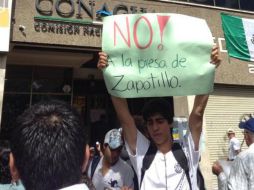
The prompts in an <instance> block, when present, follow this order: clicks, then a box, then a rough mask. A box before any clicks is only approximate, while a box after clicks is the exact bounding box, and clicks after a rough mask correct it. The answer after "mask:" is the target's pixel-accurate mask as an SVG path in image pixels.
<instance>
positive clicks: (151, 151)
mask: <svg viewBox="0 0 254 190" xmlns="http://www.w3.org/2000/svg"><path fill="white" fill-rule="evenodd" d="M156 152H157V147H156V146H155V145H154V144H153V143H152V142H150V145H149V148H148V150H147V152H146V154H145V156H144V158H143V163H142V168H141V179H140V187H141V184H142V181H143V178H144V175H145V172H146V170H147V169H148V168H149V167H150V165H151V163H152V161H153V159H154V157H155V154H156Z"/></svg>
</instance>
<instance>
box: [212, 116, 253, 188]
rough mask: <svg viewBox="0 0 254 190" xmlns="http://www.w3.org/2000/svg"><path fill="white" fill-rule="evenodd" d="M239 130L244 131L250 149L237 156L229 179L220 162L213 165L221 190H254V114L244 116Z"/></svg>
mask: <svg viewBox="0 0 254 190" xmlns="http://www.w3.org/2000/svg"><path fill="white" fill-rule="evenodd" d="M239 128H241V129H243V134H244V139H245V141H246V144H247V146H248V149H247V150H245V151H242V152H241V153H239V154H238V155H237V156H236V159H235V160H234V161H233V162H232V166H231V169H230V174H229V176H228V177H227V176H226V175H225V172H224V171H223V168H222V166H221V165H220V164H219V162H215V163H214V164H213V167H212V171H213V173H214V174H215V175H217V176H218V185H219V190H227V189H230V190H251V189H254V170H253V168H254V114H248V115H244V116H243V117H242V119H241V121H240V123H239Z"/></svg>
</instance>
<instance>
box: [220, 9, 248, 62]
mask: <svg viewBox="0 0 254 190" xmlns="http://www.w3.org/2000/svg"><path fill="white" fill-rule="evenodd" d="M221 20H222V29H223V31H224V36H225V40H226V47H227V50H228V54H229V56H231V57H235V58H238V59H242V60H246V61H250V53H249V49H248V45H247V42H246V37H245V32H244V27H243V23H242V19H241V18H240V17H237V16H231V15H228V14H225V13H221Z"/></svg>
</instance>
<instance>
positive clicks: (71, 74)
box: [0, 0, 254, 189]
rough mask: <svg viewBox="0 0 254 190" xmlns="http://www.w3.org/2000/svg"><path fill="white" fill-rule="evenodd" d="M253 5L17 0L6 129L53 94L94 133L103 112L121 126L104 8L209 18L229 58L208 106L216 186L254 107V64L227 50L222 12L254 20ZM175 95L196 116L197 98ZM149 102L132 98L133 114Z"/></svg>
mask: <svg viewBox="0 0 254 190" xmlns="http://www.w3.org/2000/svg"><path fill="white" fill-rule="evenodd" d="M0 2H1V1H0ZM97 11H99V12H97ZM103 11H104V12H103ZM252 11H254V5H253V3H251V2H249V1H246V0H235V1H234V0H224V1H222V0H186V1H184V0H182V1H173V0H172V1H166V0H164V1H163V0H161V1H151V0H140V1H135V0H124V1H119V0H110V1H105V0H87V1H86V0H83V1H82V0H80V1H76V0H69V1H66V0H22V1H18V0H16V1H14V2H13V10H12V26H11V39H10V40H11V44H10V51H9V53H8V54H7V61H6V66H4V67H1V68H0V69H1V71H2V72H3V73H4V75H3V76H2V78H3V79H4V78H5V80H1V86H2V87H4V91H3V92H2V94H3V99H2V100H1V102H2V107H3V109H2V114H1V115H2V119H1V133H2V135H3V136H4V137H6V138H8V131H9V128H11V125H12V122H13V119H14V118H15V117H16V116H17V115H18V114H20V113H22V111H23V110H24V109H25V108H27V107H29V106H30V105H32V104H34V103H36V102H38V101H40V100H43V99H48V98H56V99H61V100H64V101H67V102H69V103H70V104H72V105H74V106H75V107H76V108H77V109H78V110H79V111H80V113H81V114H82V116H83V117H84V121H85V122H86V125H87V126H90V127H88V128H87V130H88V131H89V132H90V133H94V132H93V127H94V128H96V126H97V125H98V124H101V123H100V122H104V121H103V119H105V117H103V116H106V121H107V126H110V127H112V126H117V123H116V122H115V121H116V119H115V115H114V111H113V109H112V105H111V102H110V98H109V96H108V94H107V91H106V88H105V85H104V82H103V79H102V75H101V73H100V72H99V71H98V70H97V69H96V63H97V59H98V52H99V51H100V50H101V38H102V17H103V16H104V14H108V13H109V12H111V13H112V14H114V15H116V14H126V13H129V14H132V13H133V14H135V13H151V12H156V13H159V12H161V13H179V14H186V15H190V16H194V17H198V18H203V19H205V20H206V21H207V24H208V26H209V27H210V29H211V32H212V34H213V37H214V44H217V45H218V46H219V48H220V52H221V58H222V64H221V66H220V67H219V68H218V69H217V72H216V76H215V88H214V92H213V93H212V94H211V97H210V100H209V102H208V106H207V110H206V115H205V122H204V136H203V138H202V159H201V167H202V170H203V173H204V176H205V179H206V185H207V189H216V185H217V184H216V178H215V176H213V175H212V174H211V164H212V163H213V162H214V161H215V160H217V159H225V157H226V155H227V139H226V130H227V129H228V128H233V129H235V130H236V131H237V134H236V135H237V137H239V138H240V139H242V135H241V133H240V130H239V129H238V127H237V124H238V120H239V117H240V115H242V114H243V113H249V112H254V88H253V86H254V64H253V63H248V62H243V61H240V60H237V59H233V58H230V57H229V56H228V54H227V51H226V46H225V40H224V36H223V31H222V27H221V19H220V13H221V12H224V13H229V14H232V15H238V16H241V17H246V18H254V16H253V12H252ZM1 65H3V64H1ZM169 100H170V101H172V102H173V105H174V107H173V109H174V113H175V115H176V116H185V117H188V116H189V113H190V109H191V107H192V103H193V97H174V98H169ZM143 101H144V100H143V99H141V100H136V99H133V100H130V102H129V103H130V107H131V110H132V111H133V113H134V114H137V115H139V114H140V107H141V106H142V104H143ZM106 129H108V128H107V127H106V128H105V130H106ZM101 136H103V135H101ZM91 138H94V135H91ZM98 138H99V137H98Z"/></svg>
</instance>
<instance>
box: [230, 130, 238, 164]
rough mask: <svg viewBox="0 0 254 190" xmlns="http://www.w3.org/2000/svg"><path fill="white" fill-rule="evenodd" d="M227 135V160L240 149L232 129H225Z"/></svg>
mask: <svg viewBox="0 0 254 190" xmlns="http://www.w3.org/2000/svg"><path fill="white" fill-rule="evenodd" d="M227 135H228V139H229V144H228V161H233V160H234V159H235V158H236V156H237V154H239V152H240V149H241V143H240V141H239V140H238V139H237V138H236V137H235V131H234V130H233V129H228V130H227Z"/></svg>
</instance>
